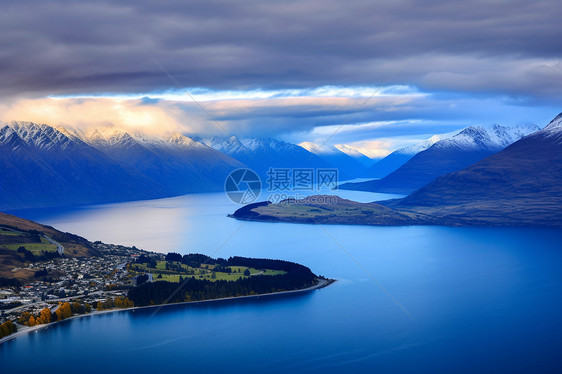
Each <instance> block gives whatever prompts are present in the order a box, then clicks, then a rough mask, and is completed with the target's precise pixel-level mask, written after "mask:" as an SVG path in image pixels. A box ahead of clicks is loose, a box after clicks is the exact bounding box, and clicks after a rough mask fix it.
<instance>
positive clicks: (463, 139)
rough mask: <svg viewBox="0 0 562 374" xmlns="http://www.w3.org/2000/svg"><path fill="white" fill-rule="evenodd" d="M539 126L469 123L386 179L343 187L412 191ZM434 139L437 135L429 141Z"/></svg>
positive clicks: (485, 155) (469, 163) (386, 191)
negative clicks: (468, 125) (470, 124)
mask: <svg viewBox="0 0 562 374" xmlns="http://www.w3.org/2000/svg"><path fill="white" fill-rule="evenodd" d="M537 130H539V128H538V127H537V126H535V125H528V126H524V125H522V126H514V127H507V126H500V125H493V126H491V127H482V126H472V127H467V128H465V129H464V130H462V131H460V132H459V133H458V134H456V135H454V136H453V137H450V138H446V139H442V140H439V141H436V142H435V143H434V144H433V145H431V146H429V147H428V148H427V149H425V150H422V151H421V152H419V153H417V154H415V155H414V156H413V157H411V158H410V159H409V160H408V161H407V162H405V163H404V164H403V165H402V166H400V167H399V168H398V169H397V170H395V171H393V172H392V173H390V174H388V175H387V176H386V177H384V178H382V179H378V180H371V181H365V182H358V183H347V184H343V185H341V186H340V188H342V189H350V190H361V191H372V192H385V193H397V194H408V193H411V192H413V191H415V190H417V189H419V188H421V187H423V186H425V185H426V184H428V183H429V182H431V181H432V180H434V179H435V178H437V177H439V176H441V175H445V174H448V173H452V172H454V171H458V170H462V169H464V168H466V167H468V166H470V165H472V164H474V163H475V162H478V161H480V160H482V159H484V158H486V157H488V156H491V155H492V154H494V153H497V152H499V151H501V150H502V149H504V148H505V147H507V146H508V145H510V144H512V143H514V142H515V141H517V140H519V139H521V138H522V137H524V136H525V135H528V134H530V133H532V132H535V131H537ZM434 140H436V138H432V139H430V140H428V142H427V143H426V144H428V143H430V142H431V141H434ZM422 147H423V146H422ZM375 166H376V164H375Z"/></svg>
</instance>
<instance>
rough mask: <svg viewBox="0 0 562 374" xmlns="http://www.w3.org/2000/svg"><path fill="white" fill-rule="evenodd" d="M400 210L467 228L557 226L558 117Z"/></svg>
mask: <svg viewBox="0 0 562 374" xmlns="http://www.w3.org/2000/svg"><path fill="white" fill-rule="evenodd" d="M396 205H397V206H399V207H404V208H407V209H415V210H421V211H422V212H424V213H429V214H432V215H434V216H440V217H444V218H448V217H453V218H454V219H456V221H459V220H464V221H465V222H469V223H471V224H488V225H490V224H494V225H515V226H538V225H540V226H555V227H561V226H562V209H560V207H561V206H562V114H560V115H558V116H557V117H556V118H554V119H553V120H552V121H551V122H550V123H549V124H548V126H547V127H545V128H544V129H542V130H540V131H537V132H534V133H532V134H530V135H528V136H525V137H523V138H522V139H520V140H518V141H516V142H514V143H513V144H511V145H509V146H508V147H507V148H505V149H504V150H502V151H500V152H499V153H496V154H494V155H492V156H490V157H487V158H485V159H483V160H481V161H479V162H477V163H475V164H474V165H472V166H470V167H468V168H466V169H463V170H461V171H457V172H455V173H451V174H448V175H444V176H442V177H440V178H437V179H436V180H435V181H433V182H431V183H429V184H428V185H426V186H425V187H423V188H421V189H419V190H418V191H415V192H414V193H412V194H411V195H409V196H407V197H406V198H404V199H401V200H400V201H397V202H396Z"/></svg>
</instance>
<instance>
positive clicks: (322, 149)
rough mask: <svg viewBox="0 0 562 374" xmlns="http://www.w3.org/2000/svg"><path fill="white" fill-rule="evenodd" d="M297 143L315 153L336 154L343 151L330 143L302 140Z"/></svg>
mask: <svg viewBox="0 0 562 374" xmlns="http://www.w3.org/2000/svg"><path fill="white" fill-rule="evenodd" d="M298 145H299V146H301V147H303V148H304V149H306V150H307V151H309V152H311V153H314V154H316V155H338V154H341V153H344V152H342V151H340V150H339V149H338V148H337V147H335V146H333V145H331V144H317V143H312V142H302V143H299V144H298Z"/></svg>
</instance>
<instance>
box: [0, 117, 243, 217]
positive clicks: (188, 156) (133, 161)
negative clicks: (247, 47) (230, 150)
mask: <svg viewBox="0 0 562 374" xmlns="http://www.w3.org/2000/svg"><path fill="white" fill-rule="evenodd" d="M0 156H1V157H0V170H2V178H1V180H0V196H2V198H1V200H0V209H1V210H8V209H21V208H30V207H34V208H36V207H46V206H63V205H73V204H93V203H102V202H115V201H127V200H137V199H148V198H156V197H166V196H173V195H178V194H182V193H189V192H196V191H201V190H202V189H205V190H207V191H209V190H210V191H213V190H220V189H222V186H223V184H224V178H225V177H224V176H225V175H227V174H228V173H229V172H230V171H231V170H234V169H236V168H238V167H242V166H243V164H242V163H240V162H239V161H237V160H235V159H233V158H231V157H229V156H227V155H225V154H223V153H221V152H218V151H216V150H213V149H212V148H209V147H207V146H205V145H203V144H200V143H197V142H194V141H193V140H191V139H189V138H187V137H185V136H183V135H179V134H174V135H172V136H170V137H167V138H160V139H158V138H147V137H143V136H142V135H138V134H137V135H131V134H128V133H126V132H124V131H122V130H118V129H113V128H109V129H106V131H100V130H95V131H92V132H90V133H83V132H79V131H72V130H67V129H65V128H61V127H58V128H55V127H52V126H48V125H44V124H35V123H30V122H11V123H9V124H4V125H1V126H0Z"/></svg>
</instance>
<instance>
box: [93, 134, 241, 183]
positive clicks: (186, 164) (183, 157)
mask: <svg viewBox="0 0 562 374" xmlns="http://www.w3.org/2000/svg"><path fill="white" fill-rule="evenodd" d="M82 139H83V140H84V142H86V143H88V144H90V145H92V146H94V147H95V148H97V149H99V150H101V151H102V152H104V153H105V154H106V155H107V156H109V157H111V158H112V159H114V160H116V161H118V162H120V163H122V164H125V165H128V166H129V167H132V168H133V169H135V170H136V171H138V172H139V173H141V174H142V175H145V176H148V177H150V178H152V179H155V180H158V181H160V182H161V183H162V184H163V185H164V186H166V188H167V190H168V191H170V193H172V194H181V193H188V192H201V191H216V190H220V189H221V188H222V187H223V185H224V180H225V179H226V177H227V176H228V174H229V172H230V171H232V170H234V169H236V168H239V167H242V166H243V164H242V163H240V162H239V161H237V160H235V159H233V158H232V157H230V156H228V155H225V154H224V153H222V152H219V151H216V150H214V149H212V148H210V147H208V146H206V145H204V144H202V143H199V142H197V141H195V140H193V139H191V138H189V137H186V136H184V135H182V134H178V133H174V134H171V135H168V136H152V135H147V134H143V133H128V132H126V131H124V130H122V129H119V128H106V129H94V130H92V131H90V132H87V133H86V134H84V135H83V136H82Z"/></svg>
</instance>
